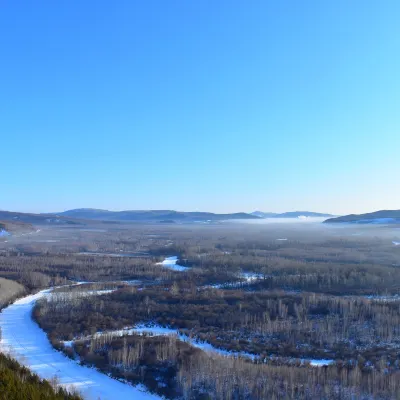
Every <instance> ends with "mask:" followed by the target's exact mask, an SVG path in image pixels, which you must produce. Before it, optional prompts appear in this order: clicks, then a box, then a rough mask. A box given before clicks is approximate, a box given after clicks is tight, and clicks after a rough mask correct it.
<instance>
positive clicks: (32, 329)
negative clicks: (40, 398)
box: [0, 290, 160, 400]
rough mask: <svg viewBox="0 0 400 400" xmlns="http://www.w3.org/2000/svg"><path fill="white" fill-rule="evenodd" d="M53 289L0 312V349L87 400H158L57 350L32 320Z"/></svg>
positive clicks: (31, 296)
mask: <svg viewBox="0 0 400 400" xmlns="http://www.w3.org/2000/svg"><path fill="white" fill-rule="evenodd" d="M49 292H50V290H44V291H41V292H39V293H37V294H35V295H30V296H27V297H24V298H22V299H20V300H17V301H16V302H15V303H14V304H12V305H11V306H9V307H7V308H6V309H4V310H3V312H2V313H0V326H1V328H2V339H1V342H0V350H1V351H2V352H4V353H9V354H11V355H12V356H13V357H14V358H16V359H17V360H18V361H19V362H20V363H22V364H23V365H25V366H27V367H28V368H29V369H31V370H32V371H33V372H35V373H36V374H38V375H39V376H40V377H41V378H44V379H52V378H54V377H57V379H58V380H59V382H60V384H61V385H62V386H64V387H67V388H71V387H73V388H76V389H77V390H78V391H79V392H80V393H81V394H82V395H83V397H84V399H87V400H98V399H101V400H115V399H116V397H115V394H116V393H118V400H125V399H129V400H132V399H135V400H156V399H160V397H159V396H156V395H152V394H150V393H147V392H145V391H144V390H143V389H142V388H140V387H133V386H130V385H128V384H125V383H122V382H119V381H117V380H115V379H112V378H110V377H108V376H107V375H104V374H102V373H100V372H98V371H96V370H95V369H91V368H87V367H83V366H80V365H79V364H77V363H76V362H75V361H73V360H70V359H69V358H67V357H65V356H64V355H63V354H62V353H60V352H57V351H55V350H54V349H53V348H52V346H51V344H50V342H49V341H48V339H47V336H46V334H45V333H44V332H43V331H42V330H41V329H40V328H39V327H38V325H37V324H36V323H35V322H34V321H33V320H32V318H31V314H32V309H33V306H34V304H35V302H36V301H37V300H38V299H40V298H42V297H44V296H46V295H47V294H48V293H49Z"/></svg>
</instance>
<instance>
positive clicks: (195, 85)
mask: <svg viewBox="0 0 400 400" xmlns="http://www.w3.org/2000/svg"><path fill="white" fill-rule="evenodd" d="M398 15H400V2H398V1H382V2H379V1H368V0H362V1H361V0H354V1H351V2H349V1H348V0H343V1H342V0H335V1H330V2H325V1H319V0H318V1H317V0H315V1H309V0H305V1H301V2H299V1H294V0H293V1H285V0H281V1H264V0H263V1H257V0H254V1H237V0H229V1H228V0H227V1H225V0H212V1H211V0H210V1H206V0H203V1H200V0H194V1H187V0H185V1H184V0H175V1H174V0H171V1H162V0H158V1H155V0H146V1H136V0H119V1H117V2H111V1H103V0H97V1H94V0H87V1H79V0H68V1H66V0H65V1H64V0H60V1H53V0H43V1H40V0H39V1H29V0H27V1H11V0H5V1H2V2H1V5H0V51H1V53H0V54H1V63H0V88H1V90H0V146H1V153H0V154H1V172H2V173H1V179H0V209H7V210H18V211H30V212H41V211H62V210H64V209H69V208H78V207H96V208H107V209H154V208H157V209H178V210H204V211H206V210H207V211H217V212H222V211H226V212H230V211H253V210H255V209H261V210H264V211H290V210H305V209H307V210H312V211H322V212H332V213H337V214H342V213H349V212H364V211H371V210H375V209H384V208H391V209H399V208H400V185H399V183H398V181H399V177H400V158H399V149H400V118H399V116H400V114H399V109H400V74H399V71H400V24H398Z"/></svg>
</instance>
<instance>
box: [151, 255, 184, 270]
mask: <svg viewBox="0 0 400 400" xmlns="http://www.w3.org/2000/svg"><path fill="white" fill-rule="evenodd" d="M177 262H178V257H177V256H173V257H167V258H166V259H165V260H164V261H162V262H160V263H157V265H162V266H163V267H164V268H169V269H172V270H174V271H186V270H187V269H189V268H187V267H183V266H182V265H178V264H177Z"/></svg>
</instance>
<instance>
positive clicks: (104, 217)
mask: <svg viewBox="0 0 400 400" xmlns="http://www.w3.org/2000/svg"><path fill="white" fill-rule="evenodd" d="M331 216H332V215H330V214H321V213H314V212H310V211H294V212H286V213H281V214H279V213H265V212H261V211H255V212H253V213H244V212H238V213H229V214H217V213H211V212H198V211H194V212H185V211H174V210H127V211H109V210H100V209H94V208H78V209H74V210H67V211H63V212H59V213H46V214H33V213H20V212H10V211H0V221H11V222H23V223H28V224H33V225H84V224H86V223H88V222H89V221H98V222H106V223H110V224H111V223H129V222H153V223H195V222H202V223H207V222H217V221H226V220H243V219H247V220H252V219H253V220H257V219H264V218H301V217H331Z"/></svg>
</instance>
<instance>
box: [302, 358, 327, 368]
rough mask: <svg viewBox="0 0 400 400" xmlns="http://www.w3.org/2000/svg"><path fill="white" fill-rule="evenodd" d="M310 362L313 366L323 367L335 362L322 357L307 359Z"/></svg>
mask: <svg viewBox="0 0 400 400" xmlns="http://www.w3.org/2000/svg"><path fill="white" fill-rule="evenodd" d="M306 361H309V362H310V365H312V366H313V367H323V366H325V365H330V364H333V363H334V360H325V359H321V360H306Z"/></svg>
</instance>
